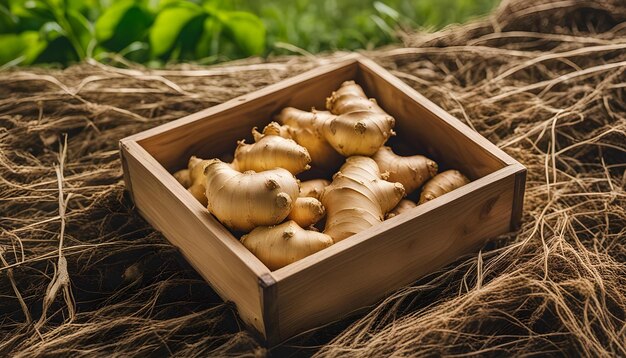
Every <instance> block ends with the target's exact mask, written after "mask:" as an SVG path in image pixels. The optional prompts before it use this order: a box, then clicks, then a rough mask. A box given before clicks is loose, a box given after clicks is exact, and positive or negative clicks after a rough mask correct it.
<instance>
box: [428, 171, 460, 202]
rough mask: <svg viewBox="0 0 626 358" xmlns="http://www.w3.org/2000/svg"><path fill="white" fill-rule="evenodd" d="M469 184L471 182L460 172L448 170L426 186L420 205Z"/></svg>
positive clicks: (436, 176)
mask: <svg viewBox="0 0 626 358" xmlns="http://www.w3.org/2000/svg"><path fill="white" fill-rule="evenodd" d="M469 182H470V180H469V179H467V177H466V176H465V175H463V174H461V172H459V171H458V170H446V171H445V172H442V173H439V174H437V175H435V177H434V178H432V179H430V180H429V181H427V182H426V184H424V187H423V188H422V193H421V194H420V201H419V203H420V204H423V203H425V202H427V201H430V200H433V199H434V198H437V197H440V196H442V195H443V194H446V193H449V192H451V191H452V190H454V189H457V188H460V187H462V186H463V185H465V184H467V183H469Z"/></svg>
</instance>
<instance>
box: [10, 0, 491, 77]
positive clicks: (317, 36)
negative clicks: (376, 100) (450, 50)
mask: <svg viewBox="0 0 626 358" xmlns="http://www.w3.org/2000/svg"><path fill="white" fill-rule="evenodd" d="M497 2H498V0H382V1H373V0H317V1H308V0H272V1H269V0H266V1H256V0H231V1H228V0H0V65H3V67H7V66H13V65H31V64H34V63H47V64H60V65H67V64H69V63H72V62H76V61H80V60H82V59H85V58H96V59H100V60H102V59H104V58H107V57H110V56H123V57H124V58H127V59H129V60H131V61H135V62H140V63H144V64H147V65H149V66H155V67H158V66H162V65H163V64H165V63H168V62H180V61H194V62H197V63H204V64H208V63H215V62H221V61H228V60H232V59H237V58H242V57H247V56H255V55H260V56H265V55H269V54H282V53H289V52H293V51H296V52H310V53H317V52H321V51H328V50H355V49H371V48H374V47H376V46H380V45H384V44H389V43H393V42H396V41H398V40H399V38H398V33H399V31H401V30H403V29H409V28H410V29H416V28H418V29H426V30H433V29H437V28H440V27H442V26H445V25H447V24H450V23H458V22H464V21H466V20H468V19H469V18H471V17H474V16H479V15H484V14H486V13H488V12H489V11H490V10H491V9H492V8H493V7H494V6H495V5H496V3H497Z"/></svg>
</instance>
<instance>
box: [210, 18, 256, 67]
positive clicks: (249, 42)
mask: <svg viewBox="0 0 626 358" xmlns="http://www.w3.org/2000/svg"><path fill="white" fill-rule="evenodd" d="M217 16H218V18H219V19H220V21H221V22H222V24H224V27H225V28H226V33H227V34H228V35H229V37H230V38H231V39H232V41H233V42H234V43H235V44H236V45H237V47H239V49H241V50H242V51H243V53H244V54H245V55H246V56H252V55H261V54H262V53H263V51H265V25H264V24H263V22H262V21H261V20H260V19H259V18H258V17H257V16H256V15H254V14H252V13H249V12H244V11H229V12H220V13H218V14H217Z"/></svg>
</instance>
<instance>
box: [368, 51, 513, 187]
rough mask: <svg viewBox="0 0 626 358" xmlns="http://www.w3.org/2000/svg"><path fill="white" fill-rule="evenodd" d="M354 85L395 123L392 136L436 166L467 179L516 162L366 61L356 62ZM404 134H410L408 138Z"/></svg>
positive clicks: (408, 87) (372, 63) (478, 176)
mask: <svg viewBox="0 0 626 358" xmlns="http://www.w3.org/2000/svg"><path fill="white" fill-rule="evenodd" d="M359 68H360V71H359V74H358V81H359V83H360V84H361V85H362V86H364V88H365V89H366V92H367V94H368V95H369V96H372V97H374V98H376V100H377V101H378V102H379V104H380V105H381V107H383V108H384V109H385V110H386V111H387V112H388V113H389V114H391V115H392V116H394V117H395V118H396V120H397V123H396V129H395V130H396V132H398V133H399V134H400V135H403V134H404V137H405V138H406V139H407V140H406V141H407V142H415V141H417V142H418V147H420V148H422V149H424V150H426V152H428V154H429V155H431V156H432V157H433V158H434V159H436V161H437V162H439V163H441V164H443V165H444V167H448V168H456V169H459V170H461V171H463V172H464V173H466V175H468V176H469V177H470V178H471V179H476V178H480V177H482V176H484V175H486V174H489V173H492V172H494V171H495V170H498V169H500V168H503V167H504V166H506V165H511V164H516V163H517V162H516V161H515V160H514V159H513V158H511V157H510V156H509V155H507V154H506V153H504V152H503V151H502V150H500V149H499V148H498V147H496V146H495V145H494V144H492V143H491V142H489V141H488V140H487V139H485V138H484V137H482V136H481V135H480V134H478V133H476V132H475V131H473V130H472V129H471V128H469V127H468V126H466V125H465V124H464V123H462V122H461V121H459V120H458V119H456V118H454V117H453V116H452V115H450V114H449V113H447V112H446V111H444V110H443V109H442V108H441V107H439V106H437V105H436V104H435V103H433V102H431V101H430V100H428V99H427V98H426V97H424V96H422V95H421V94H419V93H418V92H417V91H415V90H414V89H413V88H411V87H410V86H409V85H407V84H406V83H404V82H402V81H401V80H400V79H398V78H397V77H395V76H393V75H392V74H390V73H389V72H388V71H386V70H385V69H383V68H382V67H380V66H379V65H377V64H376V63H375V62H373V61H371V60H369V59H359ZM406 133H410V134H409V135H408V136H407V134H406Z"/></svg>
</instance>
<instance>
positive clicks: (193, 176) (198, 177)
mask: <svg viewBox="0 0 626 358" xmlns="http://www.w3.org/2000/svg"><path fill="white" fill-rule="evenodd" d="M209 162H210V160H205V159H200V158H198V157H196V156H192V157H191V158H189V164H188V165H187V170H189V181H190V182H191V185H190V186H189V187H188V188H187V190H188V191H189V192H190V193H191V195H193V197H194V198H196V199H197V200H198V201H199V202H200V204H202V205H203V206H206V204H207V201H206V195H205V194H204V192H205V182H206V180H205V179H206V177H205V175H204V168H206V166H207V165H208V164H209Z"/></svg>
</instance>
